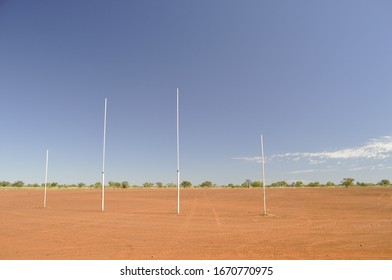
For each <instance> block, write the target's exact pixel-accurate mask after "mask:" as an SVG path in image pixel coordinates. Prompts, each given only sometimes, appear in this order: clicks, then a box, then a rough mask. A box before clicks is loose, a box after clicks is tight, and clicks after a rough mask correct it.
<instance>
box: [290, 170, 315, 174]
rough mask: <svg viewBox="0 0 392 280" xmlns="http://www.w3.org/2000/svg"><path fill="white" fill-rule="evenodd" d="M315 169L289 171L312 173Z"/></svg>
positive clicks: (292, 172)
mask: <svg viewBox="0 0 392 280" xmlns="http://www.w3.org/2000/svg"><path fill="white" fill-rule="evenodd" d="M315 171H316V170H314V169H306V170H296V171H291V172H290V174H301V173H312V172H315Z"/></svg>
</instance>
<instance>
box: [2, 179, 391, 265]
mask: <svg viewBox="0 0 392 280" xmlns="http://www.w3.org/2000/svg"><path fill="white" fill-rule="evenodd" d="M262 198H263V196H262V190H261V189H185V190H181V213H180V214H177V213H176V212H177V191H176V190H175V189H151V190H107V191H106V192H105V212H101V210H100V209H101V193H100V191H99V190H83V189H80V190H51V189H49V190H48V195H47V208H46V209H44V208H43V190H33V189H32V190H0V259H27V260H33V259H45V260H47V259H74V260H80V259H114V260H117V259H127V260H132V259H138V260H139V259H143V260H144V259H145V260H148V259H169V260H171V259H234V260H236V259H277V260H282V259H301V260H313V259H388V260H391V259H392V188H354V187H353V188H282V189H279V188H277V189H267V210H268V213H269V215H268V216H263V215H262V212H263V204H262Z"/></svg>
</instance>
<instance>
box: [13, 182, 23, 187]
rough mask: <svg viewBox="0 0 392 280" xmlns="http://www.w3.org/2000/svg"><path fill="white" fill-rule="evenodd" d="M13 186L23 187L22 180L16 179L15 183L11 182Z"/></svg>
mask: <svg viewBox="0 0 392 280" xmlns="http://www.w3.org/2000/svg"><path fill="white" fill-rule="evenodd" d="M12 186H13V187H23V186H24V183H23V181H16V182H15V183H13V184H12Z"/></svg>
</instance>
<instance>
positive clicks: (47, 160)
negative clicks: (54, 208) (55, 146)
mask: <svg viewBox="0 0 392 280" xmlns="http://www.w3.org/2000/svg"><path fill="white" fill-rule="evenodd" d="M48 162H49V150H46V163H45V187H44V208H46V185H47V184H48Z"/></svg>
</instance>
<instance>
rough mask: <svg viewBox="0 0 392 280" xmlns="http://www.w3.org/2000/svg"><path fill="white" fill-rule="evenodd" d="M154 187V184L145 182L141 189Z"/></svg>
mask: <svg viewBox="0 0 392 280" xmlns="http://www.w3.org/2000/svg"><path fill="white" fill-rule="evenodd" d="M153 186H154V184H153V183H150V182H145V183H144V184H143V187H144V188H152V187H153Z"/></svg>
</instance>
